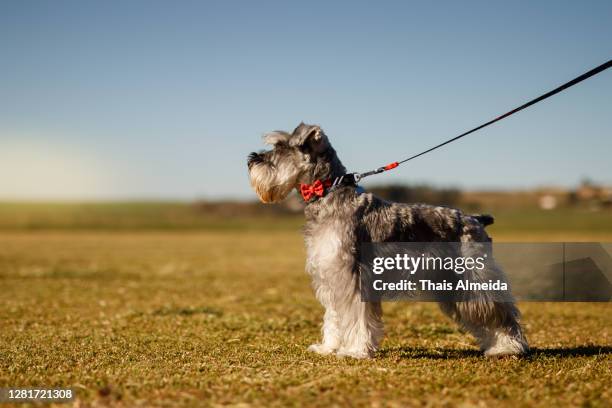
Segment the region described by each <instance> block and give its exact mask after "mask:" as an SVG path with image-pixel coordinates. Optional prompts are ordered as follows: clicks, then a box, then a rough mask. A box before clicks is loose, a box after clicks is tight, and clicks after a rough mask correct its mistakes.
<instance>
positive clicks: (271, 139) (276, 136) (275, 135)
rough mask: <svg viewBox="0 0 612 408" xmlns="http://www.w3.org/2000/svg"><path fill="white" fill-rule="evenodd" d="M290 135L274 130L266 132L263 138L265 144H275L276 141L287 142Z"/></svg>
mask: <svg viewBox="0 0 612 408" xmlns="http://www.w3.org/2000/svg"><path fill="white" fill-rule="evenodd" d="M290 137H291V135H290V134H289V133H287V132H283V131H282V130H275V131H274V132H270V133H266V134H265V135H264V136H263V140H264V143H265V144H268V145H272V146H275V145H277V144H278V143H287V142H288V141H289V138H290Z"/></svg>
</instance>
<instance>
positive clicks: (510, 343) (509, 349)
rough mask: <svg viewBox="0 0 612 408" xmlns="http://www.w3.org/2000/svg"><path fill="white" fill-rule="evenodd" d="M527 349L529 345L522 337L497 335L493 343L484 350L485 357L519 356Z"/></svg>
mask: <svg viewBox="0 0 612 408" xmlns="http://www.w3.org/2000/svg"><path fill="white" fill-rule="evenodd" d="M528 351H529V345H527V342H526V341H525V340H523V339H522V338H515V337H510V336H498V338H497V341H496V342H495V344H493V345H491V346H490V347H489V348H487V349H486V350H485V351H484V355H485V356H486V357H503V356H520V355H523V354H526V353H527V352H528Z"/></svg>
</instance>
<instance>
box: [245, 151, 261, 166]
mask: <svg viewBox="0 0 612 408" xmlns="http://www.w3.org/2000/svg"><path fill="white" fill-rule="evenodd" d="M261 162H263V157H261V154H260V153H255V152H253V153H251V154H249V157H248V159H247V164H248V166H249V169H250V168H251V167H252V166H253V165H255V164H258V163H261Z"/></svg>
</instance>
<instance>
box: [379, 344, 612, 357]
mask: <svg viewBox="0 0 612 408" xmlns="http://www.w3.org/2000/svg"><path fill="white" fill-rule="evenodd" d="M378 354H379V356H381V357H383V358H384V357H391V356H393V355H397V354H399V357H400V358H406V359H432V360H453V359H464V358H474V357H482V355H483V354H482V352H481V351H478V350H465V349H464V350H458V349H452V348H434V349H429V348H423V347H405V346H400V347H390V348H385V349H382V350H380V351H379V353H378ZM609 354H612V347H610V346H601V345H589V346H577V347H559V348H539V347H534V348H532V349H531V350H529V352H528V353H527V354H526V355H524V356H521V357H520V358H521V359H524V360H534V359H538V358H541V357H557V358H571V357H590V356H598V355H602V356H604V355H609Z"/></svg>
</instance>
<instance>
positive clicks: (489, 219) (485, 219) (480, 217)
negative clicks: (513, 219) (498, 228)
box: [472, 214, 495, 227]
mask: <svg viewBox="0 0 612 408" xmlns="http://www.w3.org/2000/svg"><path fill="white" fill-rule="evenodd" d="M472 217H474V218H476V221H478V222H479V223H481V224H482V226H483V227H486V226H487V225H491V224H493V223H494V222H495V218H493V216H492V215H489V214H477V215H473V216H472Z"/></svg>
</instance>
